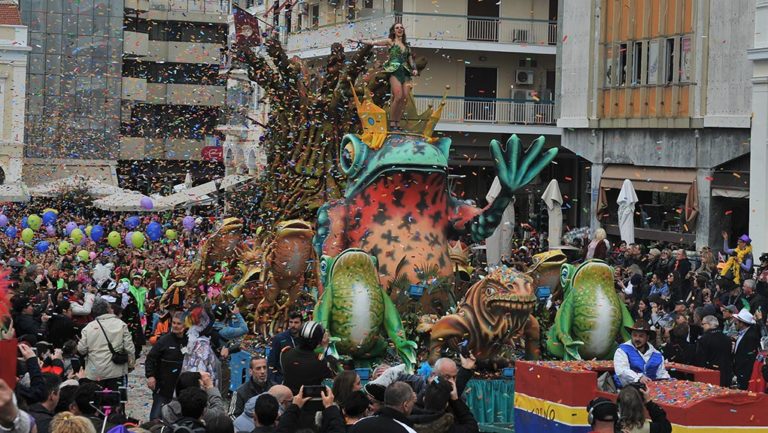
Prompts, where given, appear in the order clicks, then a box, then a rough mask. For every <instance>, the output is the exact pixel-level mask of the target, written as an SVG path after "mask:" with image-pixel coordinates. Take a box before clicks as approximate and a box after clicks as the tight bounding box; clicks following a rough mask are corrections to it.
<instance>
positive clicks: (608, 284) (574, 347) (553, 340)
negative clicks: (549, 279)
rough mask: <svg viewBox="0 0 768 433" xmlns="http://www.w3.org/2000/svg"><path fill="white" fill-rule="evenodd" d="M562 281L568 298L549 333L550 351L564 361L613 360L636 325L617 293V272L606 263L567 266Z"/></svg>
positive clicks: (563, 267)
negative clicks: (621, 344) (619, 347)
mask: <svg viewBox="0 0 768 433" xmlns="http://www.w3.org/2000/svg"><path fill="white" fill-rule="evenodd" d="M560 279H561V285H562V287H563V291H564V293H565V298H564V299H563V303H562V305H560V309H558V310H557V314H556V315H555V323H554V324H553V325H552V327H550V328H549V332H548V333H547V350H548V351H549V353H550V354H551V355H553V356H555V357H557V358H560V359H564V360H579V359H595V358H596V359H612V358H613V352H615V351H616V348H617V347H618V344H619V343H620V342H624V341H627V340H629V338H630V335H629V333H628V332H627V330H626V328H625V327H626V326H632V324H633V321H632V316H631V315H630V314H629V311H628V310H627V307H626V306H625V305H624V303H623V302H622V301H621V299H619V296H618V295H617V294H616V289H615V288H614V284H613V269H612V268H611V267H610V266H608V264H606V263H605V262H603V261H602V260H589V261H586V262H584V263H582V264H581V265H579V266H578V267H577V266H574V265H569V264H564V265H563V266H562V268H561V276H560Z"/></svg>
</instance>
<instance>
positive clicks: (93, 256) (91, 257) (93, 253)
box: [88, 251, 98, 260]
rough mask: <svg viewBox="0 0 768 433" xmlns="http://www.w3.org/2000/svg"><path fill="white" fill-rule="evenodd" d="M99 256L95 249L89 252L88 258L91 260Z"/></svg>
mask: <svg viewBox="0 0 768 433" xmlns="http://www.w3.org/2000/svg"><path fill="white" fill-rule="evenodd" d="M97 256H98V254H96V253H95V252H94V251H91V252H90V253H88V258H89V259H91V260H93V259H95V258H96V257H97Z"/></svg>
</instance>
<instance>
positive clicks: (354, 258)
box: [315, 249, 416, 370]
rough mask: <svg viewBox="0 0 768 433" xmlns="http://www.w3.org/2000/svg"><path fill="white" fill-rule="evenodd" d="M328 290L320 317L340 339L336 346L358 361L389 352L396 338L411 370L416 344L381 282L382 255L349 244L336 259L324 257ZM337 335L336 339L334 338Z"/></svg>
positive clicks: (319, 309)
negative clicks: (378, 262)
mask: <svg viewBox="0 0 768 433" xmlns="http://www.w3.org/2000/svg"><path fill="white" fill-rule="evenodd" d="M320 275H321V278H322V280H323V287H324V290H323V294H322V296H321V297H320V300H319V302H318V304H317V306H316V307H315V320H316V321H318V322H320V323H321V324H322V325H323V327H324V328H325V329H327V330H328V331H329V332H330V334H331V337H332V338H333V339H334V340H336V339H338V342H337V343H336V350H338V352H339V353H340V354H342V355H348V356H350V357H352V358H354V359H355V361H357V362H358V363H359V362H360V361H362V362H364V363H365V362H370V361H373V360H378V359H381V358H383V357H384V355H385V354H386V351H387V347H388V343H387V340H386V338H384V337H383V336H382V332H381V331H385V332H386V335H387V336H388V337H389V339H390V340H391V341H392V343H393V344H394V346H395V349H396V351H397V353H398V354H399V355H400V358H401V359H402V360H403V363H405V364H406V366H407V368H408V369H409V370H411V368H412V367H413V365H414V364H415V363H416V343H414V342H413V341H409V340H408V339H407V338H406V337H405V330H404V329H403V323H402V320H401V319H400V314H399V313H398V311H397V308H396V307H395V304H394V303H392V300H390V299H389V297H388V296H387V294H386V293H385V292H384V289H383V288H382V287H381V284H380V283H379V275H378V269H377V265H376V258H375V257H372V256H370V255H369V254H367V253H366V252H365V251H363V250H359V249H348V250H345V251H342V252H341V254H339V255H338V256H337V257H335V258H331V257H328V256H323V257H322V258H321V260H320ZM334 337H335V338H334Z"/></svg>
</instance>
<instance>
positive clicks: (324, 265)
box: [320, 260, 328, 275]
mask: <svg viewBox="0 0 768 433" xmlns="http://www.w3.org/2000/svg"><path fill="white" fill-rule="evenodd" d="M326 272H328V262H326V261H325V260H323V261H321V262H320V274H322V275H325V273H326Z"/></svg>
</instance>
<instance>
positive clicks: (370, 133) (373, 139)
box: [351, 86, 450, 150]
mask: <svg viewBox="0 0 768 433" xmlns="http://www.w3.org/2000/svg"><path fill="white" fill-rule="evenodd" d="M351 87H352V96H353V97H354V99H355V107H356V108H357V116H358V117H359V118H360V123H361V124H362V126H363V133H362V134H361V136H360V139H361V140H362V141H363V142H364V143H365V144H366V145H368V147H370V148H371V149H374V150H375V149H379V148H380V147H381V145H382V144H383V143H384V140H385V139H386V138H387V135H388V134H389V133H390V132H392V131H389V130H388V129H387V118H388V112H387V110H385V109H383V108H381V107H379V106H378V105H376V104H375V103H374V102H373V100H372V98H371V96H370V94H369V93H368V89H367V88H366V89H365V90H364V92H365V95H364V96H363V101H362V102H361V101H360V99H358V97H357V91H355V86H351ZM445 88H446V92H445V94H443V99H442V100H441V101H440V106H439V107H438V108H437V109H436V110H435V109H434V107H433V106H432V105H428V106H427V109H426V110H424V111H423V112H421V113H419V112H418V108H417V107H416V102H415V101H414V99H413V96H409V97H408V101H406V106H405V112H404V114H403V119H402V120H401V121H400V122H399V123H400V125H401V131H400V132H401V133H404V134H415V135H420V136H422V137H424V138H426V139H427V141H429V142H433V141H435V140H436V138H435V137H434V133H435V126H437V122H439V121H440V116H441V115H442V113H443V107H445V100H446V98H447V97H448V89H450V86H445Z"/></svg>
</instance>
